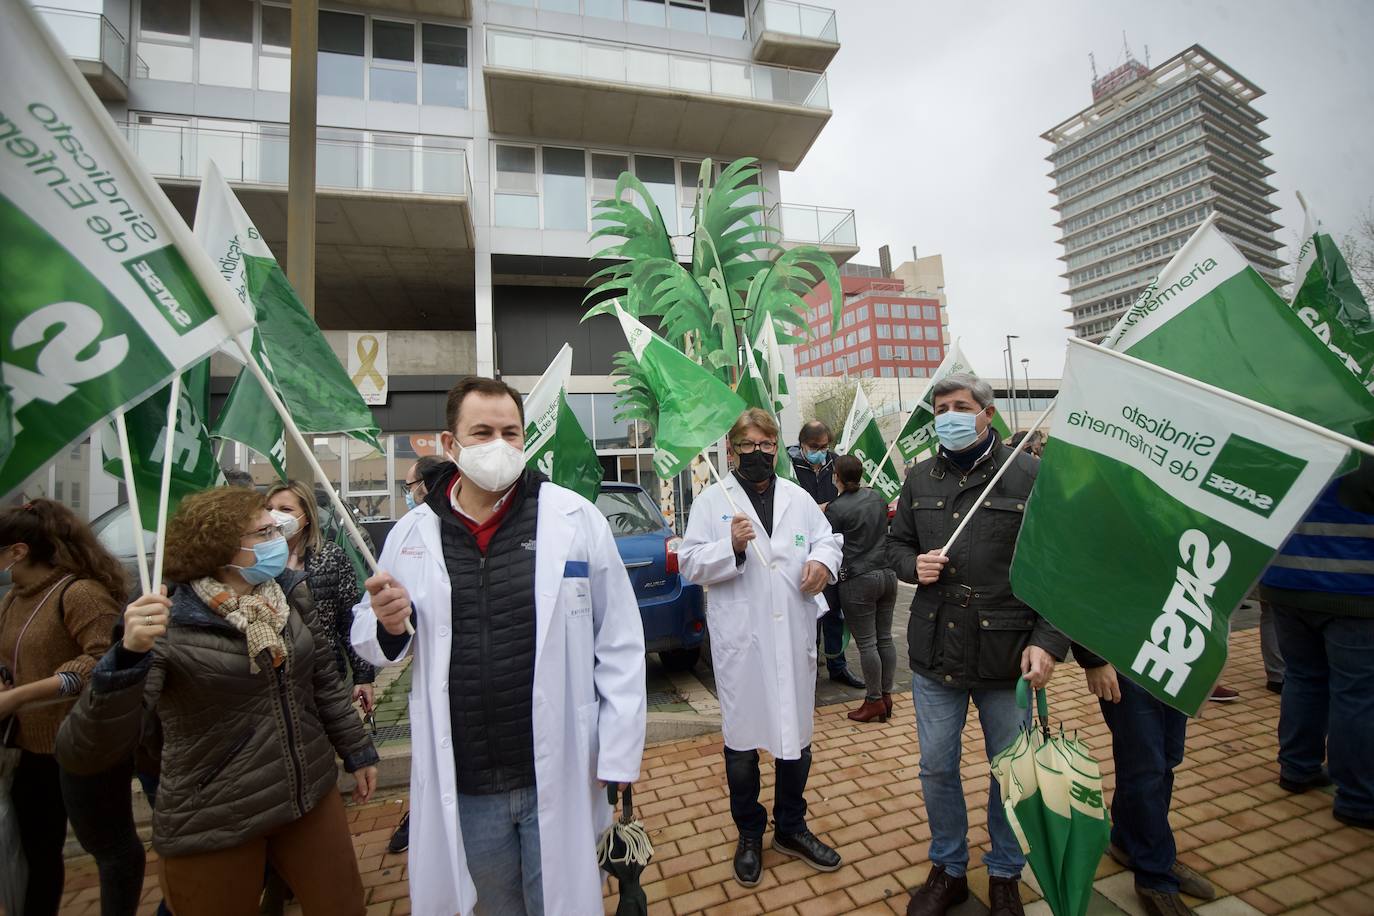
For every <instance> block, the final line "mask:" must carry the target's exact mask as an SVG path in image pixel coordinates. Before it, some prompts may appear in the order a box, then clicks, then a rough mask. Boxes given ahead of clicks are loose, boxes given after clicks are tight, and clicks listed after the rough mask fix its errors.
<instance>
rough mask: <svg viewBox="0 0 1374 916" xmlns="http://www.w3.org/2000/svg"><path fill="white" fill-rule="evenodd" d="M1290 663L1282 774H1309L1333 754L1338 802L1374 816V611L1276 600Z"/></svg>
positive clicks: (1283, 708) (1353, 812)
mask: <svg viewBox="0 0 1374 916" xmlns="http://www.w3.org/2000/svg"><path fill="white" fill-rule="evenodd" d="M1274 619H1275V623H1276V624H1277V626H1278V633H1279V647H1280V648H1281V649H1282V650H1283V660H1284V665H1285V668H1286V670H1285V671H1284V676H1283V699H1282V700H1281V701H1280V704H1279V774H1280V775H1281V776H1283V777H1284V778H1285V779H1292V780H1297V781H1301V780H1307V779H1311V778H1313V777H1315V776H1318V775H1320V773H1321V769H1322V759H1323V758H1325V759H1326V761H1327V765H1328V767H1329V768H1330V771H1331V779H1332V780H1333V781H1334V782H1335V783H1336V801H1335V804H1334V805H1333V806H1332V807H1333V808H1334V809H1335V810H1336V811H1338V812H1340V813H1341V814H1344V815H1346V816H1348V817H1358V818H1367V817H1374V618H1368V617H1337V616H1335V615H1333V614H1323V613H1320V612H1318V611H1304V610H1299V609H1297V608H1290V607H1284V606H1283V605H1278V604H1276V605H1274Z"/></svg>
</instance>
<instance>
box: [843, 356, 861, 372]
mask: <svg viewBox="0 0 1374 916" xmlns="http://www.w3.org/2000/svg"><path fill="white" fill-rule="evenodd" d="M845 362H846V363H847V364H848V366H849V368H851V369H853V368H854V367H855V366H857V365H858V364H859V354H857V353H851V354H849V355H848V356H846V357H845Z"/></svg>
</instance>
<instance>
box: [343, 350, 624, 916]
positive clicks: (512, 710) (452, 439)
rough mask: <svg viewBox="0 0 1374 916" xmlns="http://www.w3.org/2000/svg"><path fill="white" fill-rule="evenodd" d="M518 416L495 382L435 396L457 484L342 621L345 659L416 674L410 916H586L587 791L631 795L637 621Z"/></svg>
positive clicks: (607, 534) (393, 541)
mask: <svg viewBox="0 0 1374 916" xmlns="http://www.w3.org/2000/svg"><path fill="white" fill-rule="evenodd" d="M523 414H524V411H523V407H522V404H521V401H520V395H519V393H518V392H517V391H515V390H514V389H513V388H510V387H509V386H508V385H506V384H505V383H504V382H499V381H494V380H492V379H485V378H476V377H471V378H466V379H463V380H462V381H460V382H459V383H458V384H457V385H456V386H454V388H453V390H452V391H450V392H449V396H448V405H447V421H448V427H449V431H447V432H444V433H442V434H441V436H440V442H441V444H442V446H443V448H444V450H445V451H446V452H449V453H453V452H457V455H456V462H457V468H450V469H448V470H446V471H445V472H443V473H442V474H440V475H439V476H438V477H436V478H434V479H433V480H432V481H430V482H429V493H428V494H427V496H426V498H425V501H424V503H423V504H422V505H420V506H419V507H418V508H416V509H415V510H414V511H413V512H410V513H409V514H407V515H406V516H405V517H404V518H402V519H401V520H400V521H399V522H398V523H397V524H396V527H395V528H394V529H392V531H391V533H390V535H388V537H387V540H386V547H385V549H384V550H383V551H382V556H381V561H380V566H381V571H380V572H378V573H377V575H375V576H373V577H372V578H370V579H368V580H367V583H366V584H367V592H368V594H367V596H366V597H365V598H364V599H363V601H362V602H361V603H360V604H359V605H358V606H357V608H355V610H354V621H353V632H352V638H353V645H354V647H355V648H356V649H357V651H358V654H360V655H361V656H362V657H363V658H366V659H367V660H368V661H370V662H372V663H373V664H376V665H388V664H397V663H398V662H400V661H401V660H402V659H403V658H404V657H405V656H406V655H407V654H408V653H410V654H413V655H414V658H415V661H414V669H413V682H412V688H411V703H410V728H411V780H410V784H411V787H412V788H411V791H412V796H411V832H412V833H413V835H414V843H413V844H412V847H411V854H410V896H411V907H412V912H414V913H416V914H417V916H452V914H454V913H459V914H462V916H468V914H471V913H473V912H474V910H475V909H476V908H477V907H479V906H480V912H482V913H484V914H486V913H490V914H499V916H507V914H522V913H524V914H530V916H537V914H543V913H549V914H570V916H592V914H600V913H601V912H602V903H601V883H602V882H601V873H600V871H599V869H598V866H597V862H596V853H595V849H596V842H597V839H598V837H599V836H600V834H601V832H602V831H603V830H605V828H606V827H608V826H609V825H610V823H611V818H612V811H611V808H610V806H609V805H608V804H607V801H606V791H605V789H604V788H603V785H604V783H605V782H617V783H630V782H634V781H635V780H636V779H638V778H639V766H640V757H641V755H642V753H643V749H644V723H645V683H644V631H643V629H642V627H641V624H640V619H639V606H638V604H637V603H636V601H635V596H634V591H633V589H632V588H631V586H630V581H629V578H628V576H627V575H626V573H625V566H624V564H623V563H622V562H621V559H620V555H619V553H618V552H617V551H616V546H615V539H614V537H613V536H612V534H611V530H610V527H609V526H608V525H607V523H606V520H605V518H604V517H603V516H602V515H601V513H600V512H599V511H597V509H596V508H595V507H594V506H593V505H592V504H591V503H589V502H587V501H586V500H585V499H583V498H582V497H580V496H578V495H576V494H574V493H572V492H571V491H569V490H565V489H563V488H562V487H559V486H556V485H554V484H553V483H551V482H549V481H548V480H547V479H546V478H544V476H543V475H541V474H538V473H536V472H533V471H528V470H526V468H525V459H524V454H523V448H524V430H525V421H524V415H523ZM407 621H410V622H411V623H413V625H414V629H415V633H414V635H413V636H412V635H409V634H408V633H407V632H406V623H407Z"/></svg>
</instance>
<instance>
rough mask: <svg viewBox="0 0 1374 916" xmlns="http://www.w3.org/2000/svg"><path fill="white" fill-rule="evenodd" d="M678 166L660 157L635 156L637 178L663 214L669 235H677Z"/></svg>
mask: <svg viewBox="0 0 1374 916" xmlns="http://www.w3.org/2000/svg"><path fill="white" fill-rule="evenodd" d="M676 171H677V168H676V166H675V165H674V163H673V160H671V159H664V158H662V157H659V156H635V177H636V178H638V179H639V180H640V181H642V182H644V185H645V187H647V188H648V189H649V195H650V196H651V197H653V199H654V201H653V202H654V204H655V205H656V206H657V207H658V210H659V212H660V213H662V214H663V222H664V224H666V225H667V227H668V234H669V235H674V234H676V233H677V187H676V182H675V180H674V179H675V177H676V176H675V172H676Z"/></svg>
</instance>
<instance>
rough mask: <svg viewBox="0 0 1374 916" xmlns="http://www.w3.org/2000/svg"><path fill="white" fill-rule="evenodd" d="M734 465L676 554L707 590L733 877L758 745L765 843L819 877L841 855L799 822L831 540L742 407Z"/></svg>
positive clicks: (758, 861) (754, 812) (748, 839)
mask: <svg viewBox="0 0 1374 916" xmlns="http://www.w3.org/2000/svg"><path fill="white" fill-rule="evenodd" d="M728 444H729V453H730V459H731V461H732V462H733V464H734V469H733V471H732V473H731V474H730V476H728V477H726V478H725V479H724V480H723V481H722V482H720V483H718V484H715V485H714V486H712V487H710V488H708V489H707V490H705V491H704V492H703V493H702V494H701V495H700V496H699V497H697V499H696V502H694V503H693V504H692V509H691V517H690V519H689V520H688V522H687V536H686V537H685V538H684V539H683V542H682V549H681V550H680V551H679V552H678V560H679V563H680V564H681V568H682V574H683V576H685V577H686V578H687V579H688V580H690V581H692V582H695V583H697V584H699V585H705V586H708V588H709V593H708V598H707V609H706V617H707V623H708V625H709V626H710V632H711V662H712V665H713V666H714V667H715V674H716V687H717V692H718V694H719V697H720V706H721V712H722V714H723V716H724V720H725V722H724V724H725V729H724V730H725V775H726V779H727V781H728V782H729V785H730V813H731V814H732V815H733V816H734V819H735V826H736V827H737V828H738V830H739V845H738V846H737V847H736V850H735V880H737V881H739V883H740V884H742V885H744V886H745V887H753V886H754V885H756V884H758V883H759V880H760V878H761V877H762V875H763V834H764V830H765V828H766V827H767V826H768V814H767V812H766V811H765V810H764V807H763V805H761V804H759V749H760V748H762V749H764V750H766V751H768V752H769V753H770V754H772V755H773V757H774V765H775V768H776V770H777V786H776V789H775V792H774V802H773V820H774V824H775V829H774V832H773V848H774V849H776V850H778V851H779V852H781V853H784V854H785V855H789V856H795V857H796V858H799V859H802V860H803V861H805V862H807V863H808V864H810V865H811V866H812V867H814V868H816V869H818V870H820V871H834V870H836V869H837V868H839V867H840V865H841V861H840V856H839V854H838V853H836V852H835V850H833V849H831V848H830V847H829V846H827V845H825V844H824V843H823V842H821V841H820V839H818V838H817V837H816V835H815V834H813V833H812V832H811V831H810V830H808V829H807V827H806V799H805V797H804V792H805V791H806V778H807V775H808V773H809V772H810V769H811V730H812V720H813V718H814V712H815V701H816V618H817V616H819V614H822V613H824V612H825V605H824V603H823V600H822V599H820V597H819V596H820V593H821V591H822V590H823V589H824V588H825V587H826V585H828V584H830V583H831V582H834V581H835V574H836V570H838V569H839V566H840V542H839V539H838V538H837V537H835V535H834V534H832V533H831V531H830V523H829V522H827V521H826V520H825V515H824V514H822V513H821V510H820V509H819V508H818V507H817V506H816V503H815V500H813V499H812V498H811V497H810V496H809V495H808V494H807V493H806V491H805V490H803V489H802V488H801V487H799V486H797V485H796V484H794V483H792V482H791V481H788V480H784V479H781V478H779V477H778V476H777V475H776V473H775V472H774V463H775V461H776V460H777V453H778V427H777V425H776V424H775V423H774V422H773V418H772V417H771V416H769V415H768V413H767V412H766V411H763V410H759V409H757V408H751V409H749V410H746V411H745V412H744V413H743V414H742V415H741V416H740V418H739V420H737V421H736V422H735V425H734V426H733V427H732V428H731V429H730V433H729V435H728Z"/></svg>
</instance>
